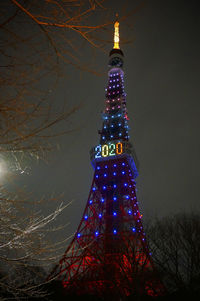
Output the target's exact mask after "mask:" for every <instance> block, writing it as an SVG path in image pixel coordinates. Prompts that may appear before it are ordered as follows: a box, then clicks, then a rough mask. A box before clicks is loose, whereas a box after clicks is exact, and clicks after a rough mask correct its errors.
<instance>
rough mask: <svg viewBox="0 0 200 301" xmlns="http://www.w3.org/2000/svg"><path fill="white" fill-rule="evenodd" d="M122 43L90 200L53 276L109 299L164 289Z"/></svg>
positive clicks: (112, 70)
mask: <svg viewBox="0 0 200 301" xmlns="http://www.w3.org/2000/svg"><path fill="white" fill-rule="evenodd" d="M117 23H118V22H116V23H115V30H116V28H117V26H118V32H119V23H118V24H117ZM114 45H116V44H114ZM117 45H118V46H117V47H115V48H113V49H112V51H111V52H110V61H109V72H108V86H107V89H106V108H105V111H104V113H103V116H102V117H103V125H102V130H101V131H99V134H100V144H99V145H97V146H96V147H94V148H93V149H92V150H91V161H92V165H93V167H94V170H95V172H94V178H93V182H92V186H91V189H90V193H89V197H88V200H87V204H86V207H85V210H84V213H83V216H82V219H81V222H80V224H79V227H78V229H77V231H76V234H75V236H74V238H73V240H72V242H71V243H70V245H69V246H68V248H67V250H66V252H65V254H64V256H63V258H62V259H61V260H60V262H59V264H58V265H57V267H56V268H55V269H54V271H53V272H52V274H51V276H50V277H53V276H55V275H58V276H59V278H60V279H61V280H62V283H63V286H64V287H65V289H66V291H67V292H68V293H69V294H90V295H96V296H102V297H104V298H108V299H110V300H120V299H123V298H124V297H125V296H128V295H130V294H139V295H145V294H147V295H152V296H156V295H160V294H162V292H163V287H162V285H161V283H160V282H159V281H158V279H157V276H156V273H155V269H154V266H153V262H152V259H151V254H150V253H149V249H148V245H147V242H146V237H145V232H144V229H143V225H142V221H141V215H140V212H139V207H138V201H137V196H136V183H135V178H136V177H137V175H138V163H137V159H136V156H135V154H134V152H133V149H132V146H131V144H130V143H129V136H128V130H129V127H128V117H127V110H126V94H125V92H124V86H123V77H124V72H123V69H122V67H123V52H122V51H121V49H120V48H119V42H118V44H117Z"/></svg>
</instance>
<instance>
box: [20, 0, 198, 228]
mask: <svg viewBox="0 0 200 301" xmlns="http://www.w3.org/2000/svg"><path fill="white" fill-rule="evenodd" d="M122 2H124V3H126V4H127V7H128V9H130V10H131V8H134V7H135V6H136V1H131V0H130V1H110V3H111V7H112V9H113V15H114V13H115V12H117V11H118V12H119V14H120V11H121V10H122ZM197 2H198V1H185V0H182V1H177V0H174V1H171V0H168V1H164V0H153V1H146V2H145V5H144V6H143V7H141V8H140V9H139V10H138V11H137V12H136V13H135V14H134V15H132V16H131V17H130V18H129V20H128V21H126V25H125V24H123V22H121V24H120V26H121V27H120V33H121V37H123V38H124V39H129V38H131V39H133V42H132V43H131V44H125V45H124V46H122V49H123V51H124V54H125V59H124V60H125V67H124V70H125V90H126V93H127V107H128V113H129V118H130V127H131V131H130V137H131V142H132V143H133V144H134V147H135V150H136V153H137V157H138V159H139V162H140V175H139V177H138V178H137V180H136V181H137V188H138V199H139V203H140V209H141V213H143V215H144V218H145V217H148V216H155V215H156V216H158V217H159V216H161V217H162V216H165V215H170V214H174V213H177V212H182V211H185V212H188V211H191V210H192V211H196V210H198V209H199V202H200V199H199V187H200V185H199V183H200V177H199V170H200V164H199V162H200V160H199V154H200V145H199V128H200V127H199V114H200V103H199V99H200V98H199V67H200V64H199V53H200V40H199V36H200V35H199V28H200V21H199V10H198V8H197ZM137 3H139V1H138V2H137ZM127 23H132V24H133V25H134V26H133V28H131V29H129V30H128V29H127ZM110 39H111V41H112V36H111V37H110ZM111 47H112V43H111V44H110V47H109V46H108V49H107V53H109V51H110V49H111ZM84 55H85V56H86V60H88V57H87V53H85V54H84ZM95 59H96V65H97V66H99V68H100V69H101V71H103V72H104V74H103V75H102V76H95V75H92V74H89V73H84V74H80V73H79V72H78V71H77V70H74V69H72V68H71V67H70V68H69V67H68V66H66V71H67V72H68V71H69V72H70V76H69V77H68V78H67V79H65V78H63V79H62V80H61V81H60V84H59V86H58V87H57V89H56V91H54V92H53V93H54V96H55V97H56V100H57V101H58V102H59V101H60V100H63V99H64V98H66V99H67V101H70V103H72V104H77V103H79V102H81V103H82V107H81V108H80V110H78V112H77V113H76V114H75V115H74V116H73V118H72V125H73V127H74V128H77V130H76V131H74V132H72V133H71V134H69V135H66V136H64V137H62V138H60V140H59V143H60V151H59V152H55V153H53V154H51V155H50V157H49V163H48V164H43V163H40V164H35V165H34V164H33V166H32V173H31V174H30V176H28V179H26V182H25V183H26V184H27V185H28V186H29V185H31V189H32V191H33V192H34V191H37V192H38V196H46V197H48V196H49V195H52V194H53V195H59V194H61V193H64V198H63V199H64V201H65V202H66V203H67V202H68V201H71V200H73V201H74V202H73V204H72V205H70V207H68V209H66V211H65V213H63V214H62V216H61V217H60V221H61V222H68V221H69V222H70V223H71V225H70V226H69V227H68V230H69V233H70V231H75V229H76V227H77V226H78V223H79V221H80V218H81V215H82V213H83V210H84V207H85V205H86V201H87V197H88V193H89V190H90V185H91V182H92V177H93V169H92V167H91V164H90V157H89V151H90V149H91V147H93V146H94V145H96V144H98V142H99V136H98V134H97V131H98V129H100V126H101V117H100V113H101V111H102V110H103V109H104V89H105V87H106V84H107V63H108V55H106V54H104V53H102V52H100V51H97V52H96V56H95Z"/></svg>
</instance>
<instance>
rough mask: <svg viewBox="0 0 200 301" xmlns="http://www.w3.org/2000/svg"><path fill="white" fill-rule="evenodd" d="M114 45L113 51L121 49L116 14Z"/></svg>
mask: <svg viewBox="0 0 200 301" xmlns="http://www.w3.org/2000/svg"><path fill="white" fill-rule="evenodd" d="M114 29H115V30H114V45H113V49H120V46H119V21H118V14H116V21H115V23H114Z"/></svg>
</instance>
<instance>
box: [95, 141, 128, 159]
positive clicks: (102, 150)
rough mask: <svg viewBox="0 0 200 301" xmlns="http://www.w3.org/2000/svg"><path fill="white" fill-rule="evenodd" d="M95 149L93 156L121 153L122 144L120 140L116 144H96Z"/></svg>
mask: <svg viewBox="0 0 200 301" xmlns="http://www.w3.org/2000/svg"><path fill="white" fill-rule="evenodd" d="M95 151H96V155H95V158H101V157H108V156H115V155H121V154H122V153H123V144H122V143H121V142H118V143H116V144H114V143H111V144H104V145H97V146H96V147H95Z"/></svg>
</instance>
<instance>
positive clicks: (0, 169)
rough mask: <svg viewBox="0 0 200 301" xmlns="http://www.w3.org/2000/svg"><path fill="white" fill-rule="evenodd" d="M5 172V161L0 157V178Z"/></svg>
mask: <svg viewBox="0 0 200 301" xmlns="http://www.w3.org/2000/svg"><path fill="white" fill-rule="evenodd" d="M6 172H7V168H6V163H5V161H3V159H1V158H0V180H1V179H2V178H3V177H4V176H5V174H6Z"/></svg>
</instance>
